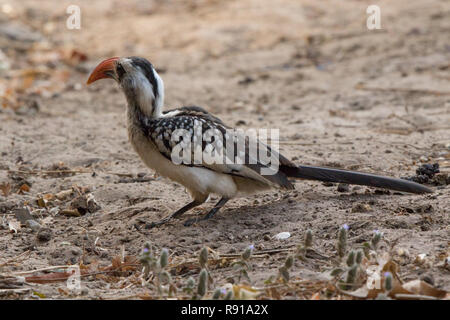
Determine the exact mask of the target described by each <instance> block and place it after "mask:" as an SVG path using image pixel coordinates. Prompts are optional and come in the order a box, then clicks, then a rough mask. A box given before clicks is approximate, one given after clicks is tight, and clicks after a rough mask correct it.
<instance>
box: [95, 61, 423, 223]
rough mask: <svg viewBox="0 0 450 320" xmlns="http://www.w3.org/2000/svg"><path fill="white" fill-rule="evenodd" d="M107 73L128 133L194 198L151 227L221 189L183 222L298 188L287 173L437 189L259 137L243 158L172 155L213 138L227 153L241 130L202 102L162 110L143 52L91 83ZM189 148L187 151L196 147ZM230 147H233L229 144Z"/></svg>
mask: <svg viewBox="0 0 450 320" xmlns="http://www.w3.org/2000/svg"><path fill="white" fill-rule="evenodd" d="M104 78H111V79H114V80H115V81H116V82H117V83H118V84H119V86H120V87H121V89H122V90H123V92H124V94H125V96H126V99H127V102H128V106H127V122H128V124H127V126H128V137H129V140H130V142H131V144H132V145H133V148H134V149H135V151H136V152H137V153H138V154H139V156H140V157H141V159H142V160H143V162H144V163H145V164H146V165H147V166H148V167H149V168H151V169H153V170H154V171H155V172H156V173H157V174H158V175H161V176H165V177H168V178H169V179H171V180H173V181H176V182H178V183H180V184H182V185H183V186H185V187H186V189H187V190H188V191H189V193H190V195H191V197H192V202H190V203H188V204H186V205H185V206H184V207H182V208H180V209H179V210H177V211H175V212H174V213H172V214H171V215H169V216H167V217H166V218H163V219H162V220H160V221H158V222H153V223H151V224H149V225H148V226H149V227H154V226H159V225H162V224H164V223H166V222H168V221H170V220H171V219H173V218H177V217H179V216H181V215H182V214H183V213H185V212H186V211H188V210H190V209H192V208H194V207H197V206H199V205H200V204H202V203H204V202H205V201H206V200H207V199H208V197H209V195H210V194H216V195H219V196H220V197H221V198H220V200H219V202H218V203H217V204H216V205H215V206H214V207H213V208H212V209H211V210H210V211H209V212H208V213H207V214H205V215H203V216H202V217H201V218H194V219H189V220H187V221H186V222H185V223H184V224H185V225H186V226H188V225H191V224H192V223H195V222H197V221H199V220H205V219H209V218H211V217H212V216H213V215H214V214H215V213H217V212H218V211H219V210H220V208H221V207H223V206H224V205H225V203H226V202H227V201H228V200H229V199H231V198H234V197H236V196H242V195H246V194H251V193H254V192H258V191H261V190H266V189H270V188H278V189H284V190H291V189H294V185H293V183H292V182H291V181H290V180H289V179H288V178H294V179H307V180H319V181H326V182H340V183H347V184H357V185H365V186H371V187H377V188H385V189H391V190H397V191H404V192H410V193H419V194H420V193H429V192H432V190H430V189H429V188H427V187H425V186H423V185H420V184H417V183H414V182H411V181H406V180H402V179H396V178H389V177H384V176H380V175H375V174H369V173H361V172H355V171H348V170H341V169H333V168H325V167H315V166H307V165H296V164H294V163H293V162H291V161H289V160H288V159H286V158H285V157H284V156H282V155H281V154H279V153H277V152H276V151H275V150H274V148H271V147H270V146H268V145H266V144H264V143H258V142H259V141H258V140H257V138H255V139H256V140H252V139H251V138H249V137H244V139H243V140H240V141H244V142H243V144H244V147H243V148H241V149H240V151H239V152H236V151H235V150H232V151H231V158H233V155H234V156H236V155H238V156H240V157H241V160H242V161H241V162H238V161H235V162H233V161H231V163H229V162H230V161H223V162H220V161H217V162H211V161H204V160H202V159H200V161H193V162H192V161H191V162H187V163H186V162H181V163H180V161H178V162H177V161H173V157H172V156H173V154H174V153H173V151H174V148H175V147H176V146H179V145H180V144H181V145H182V146H184V147H187V146H189V148H190V147H191V145H190V144H189V143H190V142H192V143H193V145H194V147H195V148H198V147H200V149H201V151H203V152H205V151H207V150H209V151H210V152H211V147H210V146H211V143H212V142H215V144H214V147H215V149H217V154H221V155H223V154H226V155H227V157H228V155H229V154H230V153H229V151H230V150H231V149H234V148H235V147H237V145H236V143H237V142H236V141H237V140H238V139H236V138H240V137H239V135H240V134H235V135H234V134H231V135H230V134H228V132H230V129H231V128H230V127H228V126H226V125H225V124H224V123H223V122H222V121H221V120H220V119H218V118H217V117H215V116H213V115H211V114H210V113H208V112H207V111H205V110H204V109H202V108H200V107H195V106H191V107H182V108H178V109H173V110H170V111H165V112H163V110H162V108H163V103H164V84H163V81H162V79H161V78H160V77H159V75H158V73H157V72H156V70H155V68H154V67H153V65H152V64H151V63H150V62H149V61H148V60H146V59H144V58H141V57H124V58H119V57H114V58H110V59H106V60H104V61H103V62H101V63H100V64H99V65H98V66H97V67H96V68H95V69H94V71H93V72H92V73H91V75H90V76H89V79H88V80H87V84H91V83H93V82H95V81H97V80H100V79H104ZM197 128H200V129H201V131H200V135H197V134H194V131H195V130H196V129H197ZM179 129H183V130H184V131H183V132H185V133H183V135H182V136H179V135H176V136H175V135H174V134H175V132H177V130H179ZM211 130H212V132H213V135H214V133H217V134H218V135H215V136H214V141H213V139H212V138H211V137H210V139H209V141H211V143H206V142H205V140H208V139H202V138H203V137H204V136H202V134H203V132H211ZM186 133H187V134H186ZM219 134H220V135H219ZM229 139H232V143H231V144H228V142H230V141H231V140H229ZM186 141H187V142H186ZM252 141H256V142H257V148H258V149H259V150H258V151H263V152H265V153H266V154H270V155H276V156H277V158H278V159H277V160H278V167H277V168H278V170H277V171H276V172H270V173H265V174H263V173H262V171H263V170H262V169H264V168H266V169H267V166H268V164H267V163H266V162H264V163H262V161H260V160H259V159H254V158H251V157H253V156H252V155H250V151H249V150H250V148H249V144H250V143H251V142H252ZM183 143H184V145H183ZM208 146H209V147H208ZM230 146H231V147H233V148H230ZM189 148H188V149H187V150H188V152H191V151H192V150H194V148H191V149H189ZM227 148H228V149H230V150H226V149H227ZM260 149H263V150H260ZM196 150H198V149H196ZM192 152H194V151H192ZM175 153H176V152H175ZM250 158H251V159H250ZM233 159H234V158H233ZM249 160H253V161H249ZM236 162H237V163H236Z"/></svg>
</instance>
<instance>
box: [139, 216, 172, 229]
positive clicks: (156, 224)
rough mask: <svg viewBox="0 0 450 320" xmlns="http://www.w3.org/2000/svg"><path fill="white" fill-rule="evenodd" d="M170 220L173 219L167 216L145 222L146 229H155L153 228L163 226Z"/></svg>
mask: <svg viewBox="0 0 450 320" xmlns="http://www.w3.org/2000/svg"><path fill="white" fill-rule="evenodd" d="M170 220H172V219H170V217H167V218H164V219H161V220H159V221H156V222H148V223H146V224H145V229H153V228H156V227H159V226H162V225H163V224H166V223H167V222H169V221H170Z"/></svg>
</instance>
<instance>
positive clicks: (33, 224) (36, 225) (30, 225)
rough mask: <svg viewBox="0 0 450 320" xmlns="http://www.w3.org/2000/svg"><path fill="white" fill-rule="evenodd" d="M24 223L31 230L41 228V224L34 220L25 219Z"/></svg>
mask: <svg viewBox="0 0 450 320" xmlns="http://www.w3.org/2000/svg"><path fill="white" fill-rule="evenodd" d="M25 225H26V226H27V227H28V228H30V229H31V230H33V231H34V232H36V231H39V230H40V229H41V227H42V226H41V225H40V224H39V223H37V222H36V221H35V220H32V219H30V220H27V221H26V222H25Z"/></svg>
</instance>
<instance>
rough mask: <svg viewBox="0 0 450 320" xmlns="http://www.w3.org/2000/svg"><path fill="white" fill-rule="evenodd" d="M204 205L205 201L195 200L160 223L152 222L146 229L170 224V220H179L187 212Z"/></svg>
mask: <svg viewBox="0 0 450 320" xmlns="http://www.w3.org/2000/svg"><path fill="white" fill-rule="evenodd" d="M202 203H203V201H198V200H194V201H192V202H189V203H188V204H187V205H185V206H184V207H183V208H181V209H178V210H177V211H175V212H174V213H172V214H171V215H169V216H167V217H165V218H163V219H161V220H160V221H157V222H151V223H148V224H147V225H146V226H145V227H146V229H151V228H154V227H157V226H160V225H162V224H165V223H167V222H169V221H170V220H172V219H174V218H177V217H179V216H181V215H182V214H183V213H185V212H186V211H189V210H191V209H192V208H195V207H197V206H199V205H201V204H202Z"/></svg>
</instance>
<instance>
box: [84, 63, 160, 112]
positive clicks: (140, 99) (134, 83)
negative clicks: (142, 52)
mask: <svg viewBox="0 0 450 320" xmlns="http://www.w3.org/2000/svg"><path fill="white" fill-rule="evenodd" d="M108 78H110V79H114V80H116V81H117V83H118V84H119V85H120V87H121V88H122V90H123V92H124V93H125V96H126V97H127V100H128V105H129V107H132V108H140V110H141V111H142V112H143V113H144V114H145V115H147V116H149V117H157V116H159V115H160V113H161V108H162V106H163V103H164V83H163V81H162V79H161V78H160V77H159V75H158V73H157V72H156V70H155V68H153V65H152V64H151V63H150V62H149V61H148V60H147V59H144V58H140V57H126V58H118V57H114V58H109V59H106V60H104V61H102V62H100V64H99V65H98V66H97V67H96V68H95V69H94V71H92V73H91V75H90V76H89V79H88V81H87V84H88V85H89V84H91V83H93V82H95V81H97V80H100V79H108Z"/></svg>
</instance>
